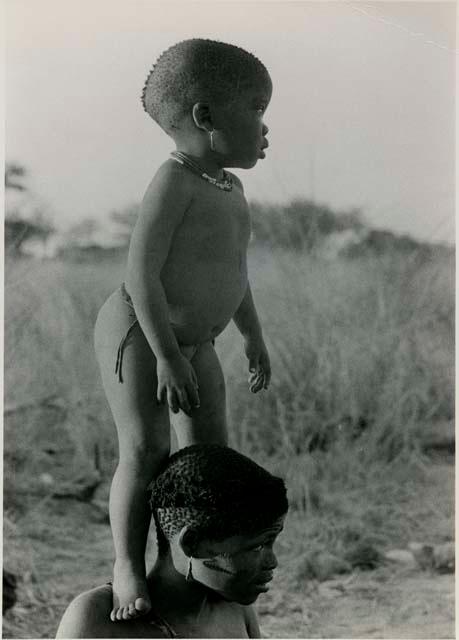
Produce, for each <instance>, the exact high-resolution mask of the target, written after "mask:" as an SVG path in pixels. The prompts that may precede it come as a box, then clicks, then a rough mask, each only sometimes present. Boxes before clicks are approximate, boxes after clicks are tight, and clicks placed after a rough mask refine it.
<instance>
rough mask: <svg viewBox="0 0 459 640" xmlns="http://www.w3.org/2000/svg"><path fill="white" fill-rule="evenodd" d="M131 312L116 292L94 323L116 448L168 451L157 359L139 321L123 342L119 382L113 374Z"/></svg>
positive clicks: (167, 425) (121, 450)
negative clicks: (116, 438)
mask: <svg viewBox="0 0 459 640" xmlns="http://www.w3.org/2000/svg"><path fill="white" fill-rule="evenodd" d="M133 319H134V317H133V316H132V313H130V309H129V307H128V306H127V305H126V304H125V303H124V302H123V300H122V299H119V300H118V299H117V296H116V293H115V294H114V295H113V296H112V297H111V298H109V300H108V301H107V302H106V303H105V305H104V307H102V309H101V311H100V313H99V316H98V319H97V323H96V328H95V349H96V356H97V361H98V363H99V368H100V373H101V377H102V384H103V387H104V391H105V395H106V397H107V401H108V403H109V405H110V409H111V411H112V414H113V419H114V421H115V424H116V428H117V432H118V439H119V444H120V453H123V452H126V451H133V452H135V451H136V450H142V449H143V450H144V451H145V452H147V451H149V450H150V451H151V452H152V453H154V451H155V450H157V452H158V453H159V450H160V449H161V450H163V451H164V452H166V451H168V450H169V442H170V426H169V415H168V410H167V407H166V406H165V405H160V404H158V402H157V399H156V390H157V385H158V380H157V375H156V358H155V356H154V354H153V352H152V350H151V349H150V346H149V344H148V342H147V340H146V338H145V336H144V334H143V332H142V330H141V328H140V326H139V325H138V324H136V325H135V326H134V327H133V328H132V329H131V331H130V332H129V336H128V338H127V340H126V341H125V344H124V348H123V356H122V380H123V381H122V382H120V380H119V377H118V374H117V373H115V366H116V360H117V353H118V348H119V346H120V343H121V341H122V340H123V338H124V337H125V336H126V333H127V331H128V329H129V327H130V326H131V324H132V322H133Z"/></svg>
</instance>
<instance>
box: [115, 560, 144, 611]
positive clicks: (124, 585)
mask: <svg viewBox="0 0 459 640" xmlns="http://www.w3.org/2000/svg"><path fill="white" fill-rule="evenodd" d="M150 609H151V600H150V595H149V593H148V585H147V581H146V579H145V578H144V577H142V576H139V575H138V573H136V572H135V571H134V570H133V567H132V565H131V564H123V565H121V564H120V563H118V562H116V563H115V567H114V570H113V609H112V611H111V613H110V619H111V620H112V622H118V621H122V620H132V618H137V617H138V616H144V615H145V614H147V613H148V612H149V611H150Z"/></svg>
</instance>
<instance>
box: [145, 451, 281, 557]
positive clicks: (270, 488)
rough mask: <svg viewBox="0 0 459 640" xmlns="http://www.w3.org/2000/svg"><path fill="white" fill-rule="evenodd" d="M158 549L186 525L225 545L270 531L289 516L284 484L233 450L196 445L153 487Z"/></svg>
mask: <svg viewBox="0 0 459 640" xmlns="http://www.w3.org/2000/svg"><path fill="white" fill-rule="evenodd" d="M150 506H151V508H152V511H153V515H154V519H155V524H156V531H157V537H158V549H159V551H160V552H164V551H165V550H166V549H168V548H169V543H168V541H169V540H170V539H171V538H172V537H173V536H174V535H175V534H176V533H178V532H179V531H180V530H181V529H182V527H184V526H185V525H187V524H188V525H191V526H192V527H193V528H194V530H195V531H196V532H197V533H198V534H199V535H200V536H201V537H203V538H204V537H206V538H208V539H211V540H223V539H225V538H228V537H231V536H234V535H240V534H242V535H250V534H253V533H256V532H257V531H260V530H262V529H265V528H266V527H269V526H270V525H271V524H272V523H273V522H274V521H275V520H277V519H278V518H280V517H281V516H283V515H284V514H285V513H286V512H287V510H288V500H287V492H286V488H285V484H284V482H283V480H282V479H281V478H278V477H276V476H273V475H271V473H269V472H268V471H267V470H266V469H263V467H260V466H259V465H258V464H257V463H256V462H254V461H253V460H251V459H250V458H248V457H246V456H244V455H242V454H241V453H238V452H237V451H235V450H234V449H231V448H230V447H225V446H221V445H215V444H207V445H206V444H197V445H192V446H191V447H186V448H185V449H181V450H179V451H178V452H177V453H175V454H174V455H172V456H171V457H170V458H169V461H168V464H167V466H166V468H165V469H164V470H163V472H162V473H161V474H160V475H159V476H158V477H157V478H156V480H155V481H154V482H153V486H152V494H151V499H150Z"/></svg>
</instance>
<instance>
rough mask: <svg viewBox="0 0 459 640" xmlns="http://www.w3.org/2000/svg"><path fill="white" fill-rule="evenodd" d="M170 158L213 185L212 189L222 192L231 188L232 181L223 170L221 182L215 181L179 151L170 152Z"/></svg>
mask: <svg viewBox="0 0 459 640" xmlns="http://www.w3.org/2000/svg"><path fill="white" fill-rule="evenodd" d="M171 156H172V158H173V160H175V161H176V162H179V163H180V164H183V166H184V167H188V169H190V170H191V171H194V173H197V174H198V175H200V176H201V178H203V179H204V180H206V181H207V182H210V184H213V185H214V187H218V188H219V189H223V191H231V189H232V188H233V180H232V179H231V176H229V175H228V174H227V173H226V171H225V170H224V169H223V180H217V178H212V176H209V174H208V173H206V172H205V171H204V169H203V168H202V167H201V166H199V164H198V163H197V162H195V161H194V160H191V158H189V157H188V156H187V155H186V154H185V153H182V152H181V151H172V153H171Z"/></svg>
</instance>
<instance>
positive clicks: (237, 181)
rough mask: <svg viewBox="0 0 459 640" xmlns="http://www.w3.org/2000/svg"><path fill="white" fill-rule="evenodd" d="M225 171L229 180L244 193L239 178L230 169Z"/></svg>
mask: <svg viewBox="0 0 459 640" xmlns="http://www.w3.org/2000/svg"><path fill="white" fill-rule="evenodd" d="M225 172H226V173H227V174H228V175H229V176H230V178H231V180H232V181H233V184H234V185H236V187H238V188H239V189H240V190H241V191H242V193H244V187H243V185H242V182H241V181H240V179H239V178H238V177H237V175H236V174H235V173H233V172H232V171H226V170H225Z"/></svg>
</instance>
